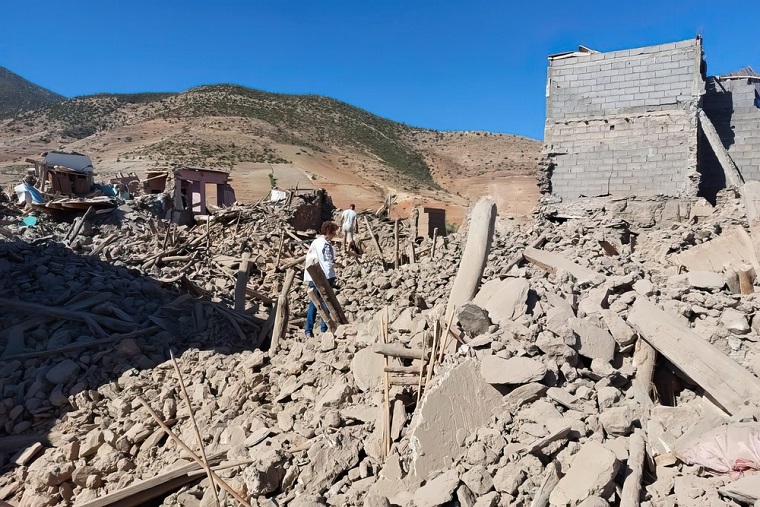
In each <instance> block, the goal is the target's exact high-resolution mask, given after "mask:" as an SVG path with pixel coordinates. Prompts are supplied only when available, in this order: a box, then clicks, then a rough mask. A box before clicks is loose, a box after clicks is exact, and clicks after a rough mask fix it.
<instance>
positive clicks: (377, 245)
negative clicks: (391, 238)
mask: <svg viewBox="0 0 760 507" xmlns="http://www.w3.org/2000/svg"><path fill="white" fill-rule="evenodd" d="M364 225H366V226H367V231H368V232H369V238H370V240H371V241H372V245H373V246H374V247H375V250H376V251H377V255H378V257H379V258H380V262H382V263H383V269H385V257H384V256H383V249H382V248H380V243H378V241H377V237H376V236H375V233H374V232H372V226H371V225H369V220H368V219H367V217H366V216H365V217H364Z"/></svg>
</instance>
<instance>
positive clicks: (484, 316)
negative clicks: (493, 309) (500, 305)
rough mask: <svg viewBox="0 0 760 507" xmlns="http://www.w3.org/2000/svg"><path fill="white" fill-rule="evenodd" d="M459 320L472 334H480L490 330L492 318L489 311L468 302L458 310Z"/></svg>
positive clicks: (467, 331) (463, 327)
mask: <svg viewBox="0 0 760 507" xmlns="http://www.w3.org/2000/svg"><path fill="white" fill-rule="evenodd" d="M457 320H459V324H460V325H461V326H462V329H464V331H465V333H467V334H469V335H470V336H478V335H481V334H483V333H485V332H487V331H488V328H489V327H490V326H491V319H490V318H489V317H488V312H486V311H485V310H484V309H482V308H481V307H479V306H478V305H476V304H472V303H467V304H465V305H462V306H461V307H460V308H459V309H458V310H457Z"/></svg>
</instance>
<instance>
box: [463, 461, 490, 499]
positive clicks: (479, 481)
mask: <svg viewBox="0 0 760 507" xmlns="http://www.w3.org/2000/svg"><path fill="white" fill-rule="evenodd" d="M462 482H463V483H465V484H466V485H467V487H468V488H470V491H472V492H473V493H475V494H476V495H478V496H480V495H485V494H486V493H488V492H489V491H491V490H492V489H493V478H492V477H491V474H489V473H488V470H486V467H484V466H482V465H475V466H473V467H472V468H470V469H469V470H467V471H466V472H465V473H464V474H463V475H462Z"/></svg>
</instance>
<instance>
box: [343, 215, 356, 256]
mask: <svg viewBox="0 0 760 507" xmlns="http://www.w3.org/2000/svg"><path fill="white" fill-rule="evenodd" d="M340 220H341V222H342V224H343V225H342V229H343V251H344V252H346V253H348V252H349V251H351V246H352V245H353V244H354V233H355V232H356V206H355V205H353V204H352V205H351V206H349V208H348V209H347V210H346V211H344V212H343V214H342V215H341V216H340Z"/></svg>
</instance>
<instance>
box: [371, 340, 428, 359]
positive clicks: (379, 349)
mask: <svg viewBox="0 0 760 507" xmlns="http://www.w3.org/2000/svg"><path fill="white" fill-rule="evenodd" d="M372 352H374V353H375V354H382V355H384V356H391V357H400V358H401V359H422V351H421V350H420V349H408V348H406V347H404V346H403V345H401V344H394V343H375V344H373V345H372ZM426 355H427V354H426Z"/></svg>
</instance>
